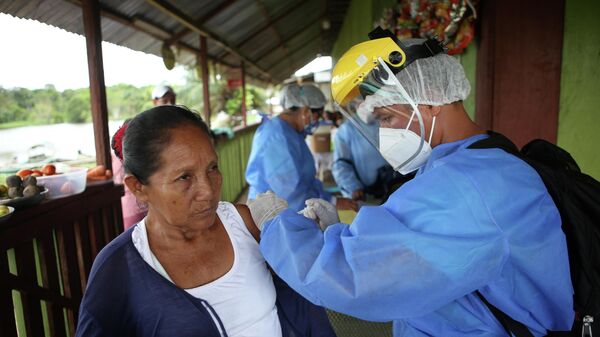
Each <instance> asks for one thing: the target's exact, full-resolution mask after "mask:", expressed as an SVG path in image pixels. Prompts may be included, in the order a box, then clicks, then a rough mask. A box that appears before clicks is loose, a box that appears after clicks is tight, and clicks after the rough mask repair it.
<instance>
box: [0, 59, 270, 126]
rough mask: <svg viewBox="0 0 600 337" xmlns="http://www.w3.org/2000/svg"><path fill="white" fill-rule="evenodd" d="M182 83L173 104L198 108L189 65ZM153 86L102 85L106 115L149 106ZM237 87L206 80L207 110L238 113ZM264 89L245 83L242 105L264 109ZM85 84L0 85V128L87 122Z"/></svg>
mask: <svg viewBox="0 0 600 337" xmlns="http://www.w3.org/2000/svg"><path fill="white" fill-rule="evenodd" d="M186 80H187V81H186V84H185V85H183V86H174V88H173V89H174V90H175V92H176V93H177V104H183V105H185V106H187V107H189V108H190V109H193V110H196V111H198V112H202V111H203V108H204V102H203V98H202V93H203V91H202V82H201V80H199V79H198V77H197V75H196V74H195V71H193V69H189V71H188V75H187V79H186ZM152 89H153V86H144V87H141V88H137V87H135V86H132V85H129V84H118V85H114V86H112V87H107V88H106V97H107V104H108V112H109V119H111V120H124V119H128V118H132V117H134V116H135V115H137V114H138V113H140V112H142V111H145V110H147V109H149V108H151V107H152V101H151V100H150V94H151V92H152ZM241 97H242V90H241V88H237V89H233V90H232V89H229V88H228V87H227V81H225V80H220V81H217V80H216V79H213V80H212V81H211V83H210V101H211V114H212V115H213V116H215V115H216V113H217V112H219V111H221V110H225V111H227V113H229V114H231V115H239V114H240V113H241ZM265 97H266V95H265V91H264V89H262V88H259V87H256V86H253V85H247V86H246V107H247V109H248V110H250V109H265V107H266V103H265ZM91 120H92V113H91V105H90V91H89V88H81V89H68V90H65V91H63V92H60V91H57V90H56V88H55V87H54V86H53V85H51V84H49V85H46V86H45V87H44V88H43V89H35V90H29V89H24V88H13V89H4V88H2V87H0V128H9V127H16V126H26V125H34V124H53V123H87V122H91Z"/></svg>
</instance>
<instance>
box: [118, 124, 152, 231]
mask: <svg viewBox="0 0 600 337" xmlns="http://www.w3.org/2000/svg"><path fill="white" fill-rule="evenodd" d="M128 122H129V121H128V120H127V121H125V122H124V123H123V125H122V126H121V127H120V128H119V130H117V132H115V134H114V136H113V138H112V142H111V147H112V149H113V153H112V154H111V155H112V169H113V175H114V176H113V181H114V182H115V184H123V177H124V176H125V170H124V169H123V135H124V134H125V130H126V129H127V123H128ZM121 208H122V209H123V228H124V230H127V229H129V227H132V226H133V225H135V224H136V223H138V222H140V220H142V219H143V218H144V217H145V216H146V213H148V208H147V207H146V205H144V204H142V203H141V202H140V201H138V200H137V199H136V197H135V196H134V195H133V193H131V191H130V190H129V189H128V188H125V195H124V196H123V197H122V198H121Z"/></svg>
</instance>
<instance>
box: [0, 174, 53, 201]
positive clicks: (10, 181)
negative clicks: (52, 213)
mask: <svg viewBox="0 0 600 337" xmlns="http://www.w3.org/2000/svg"><path fill="white" fill-rule="evenodd" d="M43 190H44V189H43V187H40V186H38V185H37V179H36V177H35V176H34V175H33V174H30V175H28V176H26V177H25V179H22V178H21V177H20V176H18V175H12V176H9V177H7V178H6V185H0V198H2V199H6V198H9V199H15V198H21V197H33V196H35V195H38V194H40V193H41V192H42V191H43Z"/></svg>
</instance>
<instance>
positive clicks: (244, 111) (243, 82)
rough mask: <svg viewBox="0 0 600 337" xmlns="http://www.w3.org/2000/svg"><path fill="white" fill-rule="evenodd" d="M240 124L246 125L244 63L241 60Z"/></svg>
mask: <svg viewBox="0 0 600 337" xmlns="http://www.w3.org/2000/svg"><path fill="white" fill-rule="evenodd" d="M242 123H243V124H242V125H243V126H244V127H246V126H247V125H248V122H247V119H246V65H245V64H244V61H242Z"/></svg>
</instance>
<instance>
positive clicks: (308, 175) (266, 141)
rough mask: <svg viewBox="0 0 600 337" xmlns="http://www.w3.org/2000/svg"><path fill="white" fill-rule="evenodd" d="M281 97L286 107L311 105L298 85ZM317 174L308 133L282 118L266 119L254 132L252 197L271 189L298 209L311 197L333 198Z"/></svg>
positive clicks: (250, 165)
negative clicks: (306, 138) (295, 127)
mask: <svg viewBox="0 0 600 337" xmlns="http://www.w3.org/2000/svg"><path fill="white" fill-rule="evenodd" d="M281 100H282V106H283V107H284V109H289V108H291V107H298V108H301V107H307V106H308V103H307V102H306V100H305V99H304V97H301V90H300V87H298V86H297V85H295V84H293V85H289V86H287V87H284V89H283V90H282V94H281ZM315 176H316V170H315V162H314V159H313V156H312V154H311V152H310V150H309V149H308V146H307V145H306V141H305V139H304V134H303V133H302V132H298V131H297V130H296V129H294V128H293V127H292V126H291V125H289V124H288V123H287V122H286V121H284V120H282V119H281V118H279V117H274V118H272V119H270V120H265V121H263V123H262V124H261V126H260V127H259V128H258V130H257V131H256V134H255V135H254V140H253V142H252V151H251V153H250V159H249V161H248V167H247V169H246V181H247V182H248V184H249V185H250V189H249V192H248V198H249V199H254V198H256V195H257V194H258V193H264V192H266V191H269V190H270V191H273V192H275V193H276V194H277V195H278V196H280V197H282V198H283V199H285V200H286V201H287V202H288V205H289V207H290V208H291V209H293V210H295V211H300V210H301V209H303V208H304V201H305V200H307V199H309V198H321V199H325V200H328V201H331V200H332V197H331V195H330V194H329V193H327V192H326V191H325V190H324V189H323V184H322V183H321V181H319V180H318V179H317V178H316V177H315Z"/></svg>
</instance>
